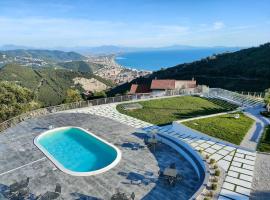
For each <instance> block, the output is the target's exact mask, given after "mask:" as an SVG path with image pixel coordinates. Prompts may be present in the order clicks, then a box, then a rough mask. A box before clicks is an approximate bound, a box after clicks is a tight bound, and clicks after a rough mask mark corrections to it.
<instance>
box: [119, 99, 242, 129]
mask: <svg viewBox="0 0 270 200" xmlns="http://www.w3.org/2000/svg"><path fill="white" fill-rule="evenodd" d="M139 103H140V104H141V105H142V106H143V108H142V109H137V110H132V111H131V110H128V111H127V110H124V108H123V105H125V104H120V105H118V106H117V110H118V111H119V112H120V113H123V114H126V115H129V116H132V117H135V118H137V119H141V120H143V121H146V122H149V123H152V124H157V125H163V124H168V123H171V122H173V121H175V120H180V119H186V118H191V117H197V116H203V115H209V114H214V113H219V112H224V111H229V110H234V109H236V108H237V106H235V105H232V104H229V103H227V102H225V101H222V100H217V99H213V100H211V101H209V100H207V99H204V98H201V97H192V96H184V97H173V98H165V99H155V100H148V101H141V102H139Z"/></svg>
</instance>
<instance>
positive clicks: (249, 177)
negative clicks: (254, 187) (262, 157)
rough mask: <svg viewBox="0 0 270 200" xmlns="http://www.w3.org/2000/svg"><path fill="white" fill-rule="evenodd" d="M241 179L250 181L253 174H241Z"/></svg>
mask: <svg viewBox="0 0 270 200" xmlns="http://www.w3.org/2000/svg"><path fill="white" fill-rule="evenodd" d="M239 178H240V179H243V180H245V181H249V182H252V176H248V175H245V174H240V177H239Z"/></svg>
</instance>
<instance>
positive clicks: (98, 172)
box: [33, 126, 122, 176]
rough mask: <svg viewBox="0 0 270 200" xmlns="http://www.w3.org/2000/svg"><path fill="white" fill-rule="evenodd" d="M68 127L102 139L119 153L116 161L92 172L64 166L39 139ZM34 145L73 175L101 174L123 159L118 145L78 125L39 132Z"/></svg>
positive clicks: (62, 169) (56, 164)
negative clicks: (77, 170) (73, 169)
mask: <svg viewBox="0 0 270 200" xmlns="http://www.w3.org/2000/svg"><path fill="white" fill-rule="evenodd" d="M67 128H76V129H80V130H81V131H84V132H85V133H87V134H89V135H91V136H92V137H94V138H96V139H98V140H100V141H101V142H103V143H105V144H107V145H108V146H110V147H112V148H113V149H114V150H115V151H116V153H117V155H116V158H115V159H114V161H113V162H112V163H110V164H109V165H107V166H106V167H103V168H101V169H98V170H94V171H91V172H75V171H72V170H69V169H67V168H66V167H64V166H63V165H62V164H61V163H60V162H59V161H58V160H57V159H55V158H54V156H53V155H52V154H50V153H49V152H48V151H47V150H46V149H45V148H44V147H43V146H42V145H41V144H39V142H38V140H39V139H40V138H41V137H42V136H43V135H46V134H50V133H52V132H53V131H55V130H59V129H67ZM33 142H34V145H35V146H36V147H37V148H38V149H39V150H40V151H41V152H42V153H43V154H44V155H45V156H46V157H47V158H48V159H49V160H50V161H51V162H52V163H53V164H54V165H55V166H56V167H57V168H58V169H59V170H61V171H62V172H64V173H67V174H69V175H72V176H92V175H97V174H101V173H104V172H106V171H108V170H110V169H112V168H114V167H115V166H116V165H117V164H118V163H119V162H120V160H121V158H122V152H121V151H120V149H118V148H117V147H116V146H114V145H113V144H111V143H109V142H107V141H106V140H104V139H102V138H100V137H99V136H97V135H95V134H93V133H91V132H89V131H88V130H85V129H83V128H81V127H76V126H63V127H57V128H53V129H51V130H47V131H44V132H42V133H41V134H39V135H38V136H36V137H35V138H34V140H33Z"/></svg>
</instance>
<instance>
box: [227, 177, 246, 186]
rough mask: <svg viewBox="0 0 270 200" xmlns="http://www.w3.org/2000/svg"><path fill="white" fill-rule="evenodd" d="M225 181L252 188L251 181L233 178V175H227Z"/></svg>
mask: <svg viewBox="0 0 270 200" xmlns="http://www.w3.org/2000/svg"><path fill="white" fill-rule="evenodd" d="M225 181H226V182H230V183H233V184H235V185H240V186H243V187H245V188H251V183H250V182H248V181H244V180H240V179H237V178H233V177H230V176H227V177H226V178H225Z"/></svg>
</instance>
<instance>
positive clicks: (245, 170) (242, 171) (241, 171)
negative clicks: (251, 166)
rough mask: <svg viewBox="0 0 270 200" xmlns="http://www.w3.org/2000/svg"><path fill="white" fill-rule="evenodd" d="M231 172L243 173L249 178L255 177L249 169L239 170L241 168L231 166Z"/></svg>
mask: <svg viewBox="0 0 270 200" xmlns="http://www.w3.org/2000/svg"><path fill="white" fill-rule="evenodd" d="M229 170H232V171H235V172H239V173H242V174H246V175H249V176H253V171H250V170H247V169H242V168H239V167H234V166H231V167H230V169H229Z"/></svg>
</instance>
